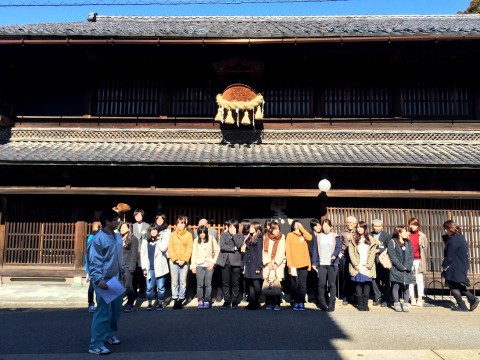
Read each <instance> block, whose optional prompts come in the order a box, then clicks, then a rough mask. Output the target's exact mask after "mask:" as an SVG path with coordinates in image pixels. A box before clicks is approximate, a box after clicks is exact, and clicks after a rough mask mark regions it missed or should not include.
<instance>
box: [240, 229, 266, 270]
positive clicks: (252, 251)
mask: <svg viewBox="0 0 480 360" xmlns="http://www.w3.org/2000/svg"><path fill="white" fill-rule="evenodd" d="M243 265H244V266H245V272H244V274H243V275H244V277H245V278H247V279H261V278H262V269H263V236H262V237H260V238H259V239H258V241H257V243H256V244H250V243H248V242H247V243H246V248H245V253H244V254H243ZM255 270H258V271H259V273H258V274H256V273H255Z"/></svg>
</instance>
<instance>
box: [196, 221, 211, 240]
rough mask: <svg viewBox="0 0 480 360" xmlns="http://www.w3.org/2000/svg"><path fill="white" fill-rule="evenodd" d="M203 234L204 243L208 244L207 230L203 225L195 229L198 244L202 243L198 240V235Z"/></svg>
mask: <svg viewBox="0 0 480 360" xmlns="http://www.w3.org/2000/svg"><path fill="white" fill-rule="evenodd" d="M202 233H203V234H205V242H206V243H207V242H208V228H207V227H206V226H205V225H200V226H199V227H198V228H197V235H198V243H199V244H201V243H202V239H200V234H202Z"/></svg>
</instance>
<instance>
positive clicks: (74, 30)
mask: <svg viewBox="0 0 480 360" xmlns="http://www.w3.org/2000/svg"><path fill="white" fill-rule="evenodd" d="M479 34H480V15H472V14H469V15H464V14H462V15H415V16H412V15H403V16H402V15H393V16H392V15H390V16H190V17H182V16H97V17H96V21H95V22H89V21H88V22H87V21H85V22H73V23H51V24H33V25H8V26H0V36H2V37H11V36H15V37H17V36H41V37H58V36H62V37H67V36H68V37H128V38H146V37H150V38H174V39H181V38H199V39H203V38H229V39H231V38H250V39H255V38H313V37H319V38H322V37H340V36H343V37H366V36H368V37H378V36H390V37H398V36H400V37H401V36H416V35H426V36H451V35H460V36H468V35H479Z"/></svg>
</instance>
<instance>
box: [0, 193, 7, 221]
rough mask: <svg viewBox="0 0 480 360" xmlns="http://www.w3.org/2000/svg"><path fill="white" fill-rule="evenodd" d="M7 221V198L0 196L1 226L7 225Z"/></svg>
mask: <svg viewBox="0 0 480 360" xmlns="http://www.w3.org/2000/svg"><path fill="white" fill-rule="evenodd" d="M6 219H7V197H6V196H0V224H5V221H6Z"/></svg>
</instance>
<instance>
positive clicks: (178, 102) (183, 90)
mask: <svg viewBox="0 0 480 360" xmlns="http://www.w3.org/2000/svg"><path fill="white" fill-rule="evenodd" d="M221 92H222V91H221V90H220V89H218V88H217V87H216V86H215V85H214V84H213V83H211V84H207V85H205V86H195V85H192V86H189V85H186V86H181V85H179V86H176V87H174V88H173V90H172V99H171V113H172V115H173V116H211V117H212V118H213V117H214V116H215V114H216V113H217V104H216V102H215V98H216V96H217V94H219V93H221Z"/></svg>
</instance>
